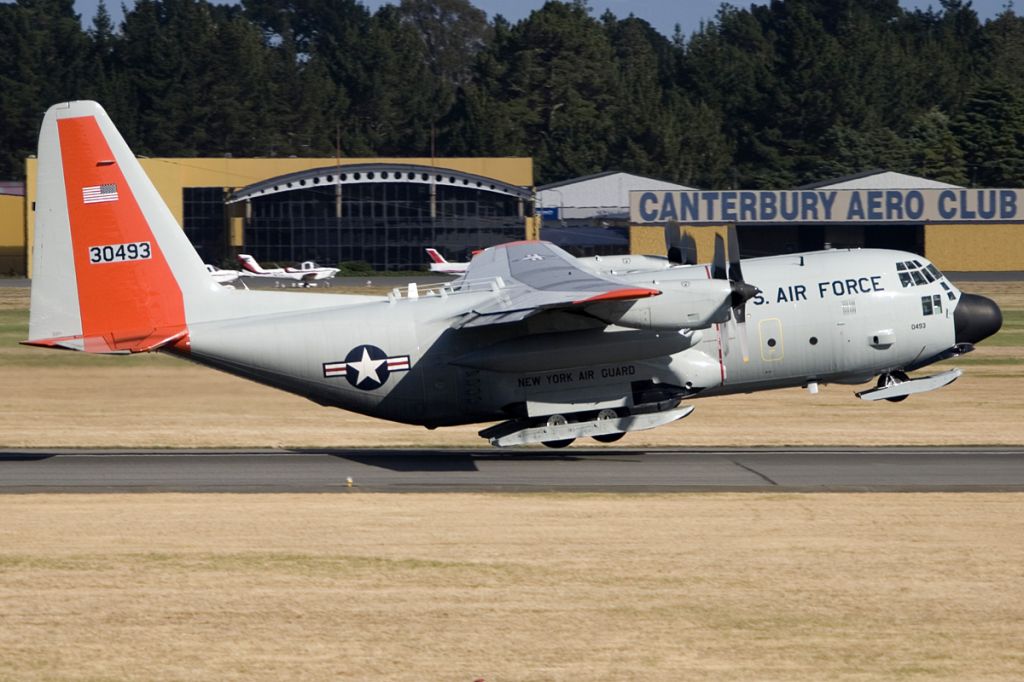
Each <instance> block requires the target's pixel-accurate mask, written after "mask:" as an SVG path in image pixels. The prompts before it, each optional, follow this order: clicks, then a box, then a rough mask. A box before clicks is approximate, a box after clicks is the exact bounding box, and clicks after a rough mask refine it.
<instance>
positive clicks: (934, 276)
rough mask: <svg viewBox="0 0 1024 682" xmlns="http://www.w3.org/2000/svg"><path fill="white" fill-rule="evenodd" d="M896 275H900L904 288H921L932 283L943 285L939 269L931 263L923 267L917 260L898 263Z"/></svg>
mask: <svg viewBox="0 0 1024 682" xmlns="http://www.w3.org/2000/svg"><path fill="white" fill-rule="evenodd" d="M896 274H897V275H899V278H900V284H902V285H903V286H904V287H913V286H921V285H923V284H931V283H932V282H939V283H942V273H941V272H939V269H938V268H937V267H935V266H934V265H932V264H931V263H929V264H928V265H921V261H917V260H907V261H900V262H899V263H896ZM943 286H945V284H943ZM947 291H948V289H947Z"/></svg>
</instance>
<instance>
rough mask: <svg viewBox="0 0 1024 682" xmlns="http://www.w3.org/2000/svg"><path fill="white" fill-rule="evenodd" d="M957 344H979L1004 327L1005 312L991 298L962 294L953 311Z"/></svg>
mask: <svg viewBox="0 0 1024 682" xmlns="http://www.w3.org/2000/svg"><path fill="white" fill-rule="evenodd" d="M953 326H954V327H955V328H956V342H957V343H978V342H979V341H981V340H982V339H987V338H988V337H990V336H992V335H993V334H995V333H996V332H997V331H999V328H1000V327H1002V326H1003V311H1001V310H1000V309H999V306H998V305H996V302H995V301H993V300H992V299H991V298H985V297H984V296H978V295H977V294H961V295H960V300H959V301H958V302H957V304H956V309H955V310H954V311H953Z"/></svg>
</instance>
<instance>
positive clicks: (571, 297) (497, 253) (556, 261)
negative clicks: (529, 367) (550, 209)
mask: <svg viewBox="0 0 1024 682" xmlns="http://www.w3.org/2000/svg"><path fill="white" fill-rule="evenodd" d="M495 280H497V281H500V282H501V283H502V284H503V286H500V287H497V288H496V291H495V297H494V298H493V299H492V300H490V301H488V302H486V303H483V304H481V305H479V306H477V307H475V308H474V309H473V310H472V311H470V312H469V313H467V314H465V315H463V316H462V317H461V318H459V320H458V321H457V322H456V323H455V325H454V326H455V327H456V328H463V327H479V326H484V325H491V324H505V323H509V322H518V321H520V320H524V319H526V318H527V317H530V316H532V315H535V314H537V313H539V312H542V311H545V310H580V311H582V310H583V309H584V308H586V306H588V305H591V304H594V303H599V302H606V301H625V300H634V299H639V298H647V297H649V296H657V295H659V294H660V293H661V292H660V291H659V290H657V289H650V288H646V287H637V286H636V285H633V284H630V283H628V282H623V281H621V280H619V279H617V278H614V277H610V276H602V275H596V274H594V273H591V272H588V271H586V270H584V269H583V268H581V267H580V266H579V265H578V264H577V262H576V259H575V258H573V257H572V256H571V255H570V254H568V253H566V252H565V251H563V250H562V249H560V248H558V247H557V246H555V245H553V244H549V243H547V242H539V241H529V242H513V243H510V244H501V245H498V246H494V247H491V248H489V249H486V250H485V251H482V252H481V253H479V254H477V255H476V256H474V258H473V260H472V261H471V262H470V264H469V268H467V270H466V274H465V275H464V276H463V282H465V283H466V284H467V285H468V286H473V285H474V284H475V283H482V282H487V281H495Z"/></svg>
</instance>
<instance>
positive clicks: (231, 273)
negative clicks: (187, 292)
mask: <svg viewBox="0 0 1024 682" xmlns="http://www.w3.org/2000/svg"><path fill="white" fill-rule="evenodd" d="M206 271H207V272H208V273H210V277H213V281H214V282H216V283H217V284H231V283H232V282H234V281H235V280H237V279H238V277H239V276H240V275H241V274H242V273H240V272H239V271H238V270H222V269H220V268H218V267H217V266H216V265H210V264H209V263H207V264H206Z"/></svg>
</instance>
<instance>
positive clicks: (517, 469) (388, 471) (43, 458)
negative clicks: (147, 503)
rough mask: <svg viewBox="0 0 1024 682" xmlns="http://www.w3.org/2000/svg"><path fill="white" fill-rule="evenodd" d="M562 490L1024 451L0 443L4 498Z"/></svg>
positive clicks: (1019, 471)
mask: <svg viewBox="0 0 1024 682" xmlns="http://www.w3.org/2000/svg"><path fill="white" fill-rule="evenodd" d="M349 478H351V479H352V485H351V487H350V486H349V485H348V482H347V479H349ZM557 490H564V491H571V490H586V491H610V492H641V491H642V492H659V491H704V490H711V491H804V492H820V491H920V492H924V491H1021V492H1024V447H1014V448H1003V447H992V448H986V447H976V448H829V449H822V448H756V449H717V448H716V449H690V450H686V451H683V450H639V449H600V450H598V449H591V450H588V449H584V448H579V449H573V448H570V449H567V450H563V451H559V452H554V451H546V450H545V451H541V450H516V451H498V450H426V449H424V450H342V449H338V450H262V451H241V450H237V451H236V450H158V451H128V450H125V451H100V450H12V449H6V450H0V493H25V492H44V491H50V492H57V491H62V492H114V491H123V492H132V491H135V492H149V491H175V492H358V491H389V492H401V491H557Z"/></svg>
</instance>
